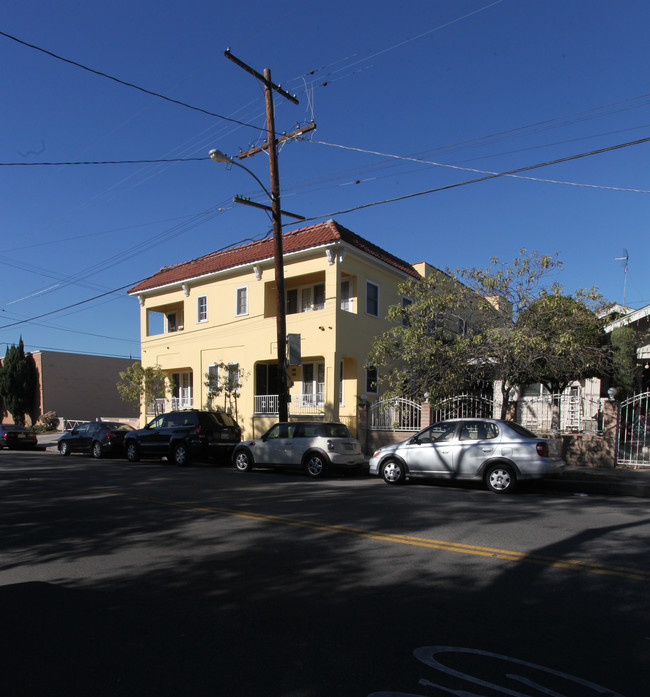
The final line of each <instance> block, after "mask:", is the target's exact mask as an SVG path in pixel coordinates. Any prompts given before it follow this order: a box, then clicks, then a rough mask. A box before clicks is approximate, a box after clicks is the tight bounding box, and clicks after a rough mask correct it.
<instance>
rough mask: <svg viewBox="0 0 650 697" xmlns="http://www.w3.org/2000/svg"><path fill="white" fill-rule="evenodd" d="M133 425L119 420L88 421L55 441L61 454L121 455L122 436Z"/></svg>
mask: <svg viewBox="0 0 650 697" xmlns="http://www.w3.org/2000/svg"><path fill="white" fill-rule="evenodd" d="M133 430H134V428H133V426H129V424H124V423H121V422H119V421H89V422H87V423H82V424H79V425H77V426H75V427H74V428H73V429H72V431H68V432H67V433H64V434H63V435H62V436H61V437H60V438H59V440H58V441H57V447H58V449H59V452H60V453H61V455H69V454H70V453H88V454H89V455H92V456H93V457H96V458H100V457H104V455H109V454H110V455H121V454H122V452H123V450H124V436H125V435H126V434H127V433H128V432H129V431H133Z"/></svg>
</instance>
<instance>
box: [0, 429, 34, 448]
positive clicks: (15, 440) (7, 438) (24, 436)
mask: <svg viewBox="0 0 650 697" xmlns="http://www.w3.org/2000/svg"><path fill="white" fill-rule="evenodd" d="M37 443H38V438H37V437H36V434H35V433H33V432H32V431H30V430H29V429H28V428H26V427H25V426H18V425H15V424H0V448H10V449H11V450H17V449H18V448H35V447H36V444H37Z"/></svg>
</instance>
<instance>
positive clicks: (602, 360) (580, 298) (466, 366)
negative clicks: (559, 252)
mask: <svg viewBox="0 0 650 697" xmlns="http://www.w3.org/2000/svg"><path fill="white" fill-rule="evenodd" d="M561 266H562V264H561V262H560V261H559V260H558V259H557V257H556V256H549V255H544V254H539V253H538V252H531V253H526V250H524V249H522V250H520V255H519V256H518V257H516V258H515V259H514V260H513V261H512V263H511V264H509V265H508V264H502V263H501V262H499V260H498V259H496V258H493V259H492V260H491V265H490V266H489V267H488V268H486V269H477V268H472V269H457V270H456V271H454V272H451V271H447V272H442V271H437V270H434V272H433V273H431V274H429V275H428V276H427V277H426V278H424V279H422V280H417V281H416V280H409V281H408V282H406V283H404V284H402V286H401V287H400V291H401V293H402V294H403V295H404V296H407V297H408V298H410V299H411V300H412V302H411V303H410V304H404V303H400V305H396V306H393V307H391V308H390V310H389V315H388V317H389V319H392V320H394V321H395V325H394V326H393V327H392V328H391V329H390V330H388V331H387V332H385V333H384V334H382V335H380V336H378V337H377V338H376V339H375V341H374V344H373V347H372V350H371V353H370V355H369V358H368V362H369V364H370V365H373V366H376V367H378V368H380V371H379V373H380V376H381V379H380V382H381V386H382V392H383V393H384V394H385V395H386V396H389V397H390V396H396V395H405V396H411V397H414V398H416V399H421V398H422V397H423V396H424V395H425V394H428V395H429V398H430V401H431V402H433V403H435V402H438V401H441V400H442V399H444V398H446V397H450V396H452V395H454V394H458V393H459V392H462V391H465V390H476V389H477V388H478V387H479V386H480V385H481V384H484V383H485V381H488V380H489V381H492V380H498V381H500V383H501V396H502V400H501V402H502V411H501V418H505V417H506V414H507V410H508V403H509V397H510V392H511V390H512V388H513V387H516V386H520V385H525V384H530V383H534V382H543V383H548V384H549V385H550V384H552V385H553V386H554V389H557V388H559V387H561V386H562V385H564V386H566V384H568V382H570V381H571V380H577V379H581V378H583V377H592V376H596V375H600V374H602V373H604V372H605V370H606V369H607V363H608V353H607V349H606V342H604V333H603V330H602V326H601V325H600V323H599V321H598V318H597V316H596V314H595V312H594V309H593V308H596V307H598V306H600V305H601V304H602V297H601V296H600V295H599V294H598V293H597V292H596V290H595V289H592V290H591V291H577V292H576V293H575V297H568V296H563V295H562V294H561V291H562V289H561V287H560V286H559V284H557V283H552V284H550V287H547V288H545V287H544V286H543V281H544V280H545V279H546V278H547V277H548V276H549V275H550V274H552V273H554V272H555V271H557V270H558V269H560V268H561ZM544 342H546V343H544ZM553 356H558V359H557V360H556V361H552V360H551V359H552V357H553ZM562 368H565V369H566V372H565V373H561V369H562ZM569 375H570V377H569ZM567 381H568V382H567ZM562 389H563V387H562Z"/></svg>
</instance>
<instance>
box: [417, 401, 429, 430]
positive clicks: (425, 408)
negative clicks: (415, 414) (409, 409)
mask: <svg viewBox="0 0 650 697" xmlns="http://www.w3.org/2000/svg"><path fill="white" fill-rule="evenodd" d="M420 407H421V411H420V430H422V429H423V428H426V427H427V426H430V425H431V404H429V400H427V401H426V402H422V403H421V404H420Z"/></svg>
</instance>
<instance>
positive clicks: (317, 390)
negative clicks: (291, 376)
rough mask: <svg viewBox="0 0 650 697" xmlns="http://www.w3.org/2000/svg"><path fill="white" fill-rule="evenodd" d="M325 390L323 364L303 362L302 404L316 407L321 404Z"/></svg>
mask: <svg viewBox="0 0 650 697" xmlns="http://www.w3.org/2000/svg"><path fill="white" fill-rule="evenodd" d="M324 392H325V364H324V363H303V366H302V406H303V407H316V406H319V405H322V404H323V393H324Z"/></svg>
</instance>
